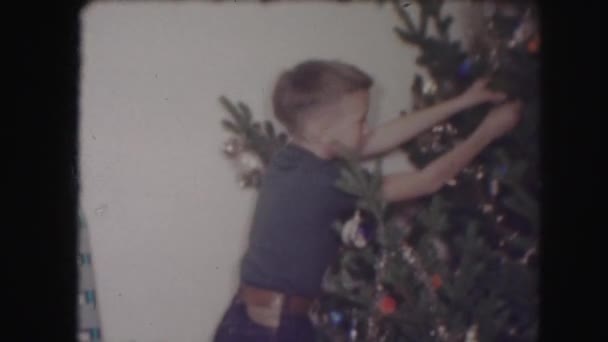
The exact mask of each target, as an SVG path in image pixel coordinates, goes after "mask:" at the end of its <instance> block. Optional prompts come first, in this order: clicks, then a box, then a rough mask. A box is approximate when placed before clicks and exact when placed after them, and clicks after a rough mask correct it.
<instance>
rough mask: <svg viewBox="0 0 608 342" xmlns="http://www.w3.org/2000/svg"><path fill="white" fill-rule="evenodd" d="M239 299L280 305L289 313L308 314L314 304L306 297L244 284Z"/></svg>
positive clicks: (262, 304) (251, 302) (262, 305)
mask: <svg viewBox="0 0 608 342" xmlns="http://www.w3.org/2000/svg"><path fill="white" fill-rule="evenodd" d="M237 299H238V300H241V301H243V302H244V303H245V304H246V305H251V306H261V307H272V306H274V305H280V306H281V313H282V314H288V315H306V314H308V312H309V310H310V308H311V306H312V304H313V300H312V299H309V298H306V297H301V296H290V295H287V294H284V293H281V292H275V291H271V290H267V289H262V288H258V287H253V286H250V285H244V284H243V285H241V287H240V289H239V292H238V295H237ZM277 303H279V304H277Z"/></svg>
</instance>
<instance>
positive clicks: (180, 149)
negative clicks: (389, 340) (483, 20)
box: [80, 1, 459, 342]
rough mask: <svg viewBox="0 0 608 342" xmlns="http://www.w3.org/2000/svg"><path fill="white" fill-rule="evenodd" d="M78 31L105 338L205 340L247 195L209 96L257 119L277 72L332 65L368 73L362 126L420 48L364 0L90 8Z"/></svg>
mask: <svg viewBox="0 0 608 342" xmlns="http://www.w3.org/2000/svg"><path fill="white" fill-rule="evenodd" d="M458 6H459V5H458V3H456V4H454V3H450V4H449V7H450V8H451V9H457V8H458ZM414 10H415V9H414ZM82 24H83V26H82V27H83V34H82V51H81V54H82V82H81V103H80V105H81V127H80V144H81V145H80V149H81V175H82V197H81V201H82V206H83V209H84V211H85V214H86V216H87V220H88V224H89V229H90V232H91V244H92V249H93V263H94V268H95V271H96V279H97V291H98V293H97V298H98V304H99V310H100V314H101V324H102V329H103V330H102V333H103V335H104V339H105V341H111V342H121V341H145V342H153V341H167V342H169V341H170V342H182V341H183V342H186V341H205V340H208V339H209V338H210V335H211V334H212V332H213V329H214V328H215V325H216V324H217V322H218V320H219V318H220V316H221V314H222V313H223V310H224V309H225V307H226V305H227V304H228V301H229V298H230V296H231V295H232V293H233V291H234V289H235V287H236V285H237V277H236V276H237V267H238V262H239V259H240V257H241V254H242V252H243V248H244V246H245V242H246V238H247V231H248V226H247V223H248V219H249V217H250V214H251V210H252V205H253V203H254V196H255V193H253V192H252V191H244V190H241V189H239V188H238V186H237V184H236V180H235V172H234V170H233V169H232V168H231V166H230V164H229V163H228V162H227V161H226V160H225V159H223V157H222V154H221V146H222V143H223V142H224V141H225V140H226V139H227V138H228V136H229V135H228V134H227V133H226V132H225V131H223V130H222V129H221V128H220V125H219V122H220V119H221V118H223V117H224V116H225V115H226V113H225V112H224V111H223V109H222V107H220V105H219V102H218V100H217V99H218V97H219V96H220V95H222V94H225V95H227V96H228V97H229V98H231V99H234V100H242V101H244V102H245V103H247V104H248V105H250V106H251V108H252V110H253V112H254V114H255V115H257V117H258V118H259V119H267V118H270V117H271V116H270V113H271V110H270V108H271V107H270V92H271V90H272V85H273V81H274V79H275V77H276V76H277V74H278V72H279V71H280V70H281V69H283V68H287V67H290V66H292V65H293V64H295V63H297V62H299V61H301V60H303V59H306V58H311V57H322V58H340V59H343V60H345V61H347V62H350V63H354V64H356V65H358V66H360V67H361V68H363V69H364V70H366V71H368V72H369V73H370V74H371V75H373V77H374V78H375V79H376V82H377V85H378V88H377V89H376V90H375V91H376V95H377V97H376V98H375V99H374V101H375V102H374V104H373V110H372V121H377V120H378V119H379V118H391V117H394V116H396V115H397V114H398V112H399V110H401V109H404V108H406V109H409V97H410V94H409V88H410V85H411V81H412V78H413V73H414V71H415V65H414V58H415V57H416V56H417V54H418V53H417V51H415V50H413V49H412V48H410V47H408V46H406V45H405V44H403V43H402V42H401V41H400V40H399V39H398V38H397V36H396V35H395V34H394V33H393V31H392V30H393V27H394V26H395V25H397V24H399V20H398V18H397V15H396V14H395V12H394V11H393V9H392V8H391V7H390V6H384V7H379V6H377V5H373V4H332V3H321V2H308V3H286V4H285V3H284V4H281V3H279V4H271V5H260V4H256V3H255V2H245V1H241V2H235V3H233V2H230V1H228V2H226V3H225V4H213V3H209V4H207V3H200V2H199V3H189V2H177V3H175V2H171V3H169V2H167V3H163V2H149V3H145V2H136V1H133V2H123V3H114V2H96V3H93V4H92V5H89V6H88V7H87V8H86V9H85V10H84V11H83V13H82ZM378 113H382V115H379V114H378ZM386 166H387V171H391V170H393V169H396V168H403V167H405V166H406V164H405V159H404V158H403V156H396V157H395V158H393V161H392V162H390V163H388V164H387V165H386Z"/></svg>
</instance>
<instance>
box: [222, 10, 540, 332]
mask: <svg viewBox="0 0 608 342" xmlns="http://www.w3.org/2000/svg"><path fill="white" fill-rule="evenodd" d="M409 3H410V2H407V3H406V4H409ZM412 3H413V2H412ZM415 3H416V5H417V6H418V9H419V14H420V18H419V19H420V20H418V25H415V24H414V21H413V20H412V18H411V17H410V13H409V12H408V11H409V9H410V8H409V6H406V5H404V3H403V2H402V1H394V2H393V5H394V6H395V9H396V11H398V13H399V16H400V18H401V19H402V20H403V24H404V27H403V28H402V27H399V28H396V29H395V31H396V35H397V37H398V38H400V39H401V40H403V42H404V43H406V44H409V45H411V46H413V47H418V48H419V49H420V51H421V55H420V57H419V58H418V59H417V61H416V63H417V64H418V65H419V66H420V67H422V68H424V69H425V70H426V72H427V75H428V78H427V79H425V78H424V77H422V76H420V75H417V76H416V77H415V79H414V82H413V85H412V89H411V90H412V95H413V98H414V103H413V106H412V107H413V108H412V109H413V110H417V109H421V108H424V107H426V106H430V105H432V104H434V103H437V102H441V101H443V100H445V99H448V98H450V97H452V96H454V95H456V94H459V93H461V92H462V91H463V90H464V89H466V88H467V87H468V86H469V85H470V84H471V83H472V82H473V81H474V80H475V79H477V78H478V77H480V76H488V77H490V78H491V80H492V87H493V88H495V89H499V90H502V91H505V92H506V93H508V94H509V95H510V97H511V98H518V99H521V100H522V101H523V107H522V108H523V109H522V120H521V122H520V123H519V125H518V126H517V128H516V129H515V130H514V131H512V132H511V133H510V134H509V135H507V136H505V137H504V138H502V139H500V140H498V141H496V142H495V143H493V144H492V145H491V146H489V147H488V148H487V149H486V150H485V151H484V152H483V153H482V154H480V155H479V156H478V157H477V158H476V159H475V160H474V162H473V163H471V164H470V165H469V166H468V167H467V168H465V169H464V170H462V172H461V173H460V174H459V175H458V176H457V177H455V178H454V179H452V180H450V181H449V182H448V183H447V184H446V186H444V187H443V188H442V189H441V190H440V191H439V192H437V193H436V194H434V195H432V196H429V197H428V198H424V199H421V200H418V201H416V202H409V203H402V204H396V205H391V206H387V205H386V204H385V203H383V202H382V201H381V200H380V197H379V196H378V195H379V189H380V185H381V177H382V172H381V169H380V167H379V164H377V165H378V167H376V169H375V170H374V171H373V172H370V171H367V170H366V169H363V168H362V167H361V166H360V164H359V163H358V161H357V160H356V159H355V158H352V157H350V158H345V160H344V168H343V170H342V177H341V179H340V180H339V182H338V184H337V186H339V187H340V188H342V189H343V190H344V191H346V192H349V193H352V194H354V195H356V196H358V198H359V202H358V210H357V211H356V212H354V213H353V217H352V218H351V219H350V220H348V221H347V222H337V223H336V227H335V229H336V233H337V234H339V235H340V236H341V238H342V241H343V242H344V245H343V247H342V248H341V250H340V258H339V259H338V260H337V262H336V263H335V264H333V265H331V266H330V268H329V269H328V271H327V274H326V277H325V280H324V284H323V286H324V290H325V295H324V296H323V297H322V298H321V299H320V300H319V302H318V307H317V308H316V310H315V315H314V318H315V323H316V325H317V327H318V329H319V331H320V332H321V335H322V336H324V339H325V340H329V341H532V340H534V339H535V337H536V336H537V327H538V318H537V305H538V291H537V283H538V279H537V277H538V257H537V250H538V235H539V223H540V222H539V213H538V200H537V198H538V191H539V187H540V181H539V177H538V169H539V165H538V163H539V151H538V150H539V149H538V138H537V137H538V122H539V103H538V87H537V84H538V82H537V81H538V80H537V76H538V56H537V54H538V51H539V42H540V40H539V39H540V38H539V33H538V31H537V28H536V23H537V13H536V8H535V7H534V6H533V5H532V4H530V3H515V2H514V3H506V2H500V3H493V2H486V3H485V4H483V8H484V12H486V17H484V22H483V27H482V28H481V29H479V28H478V29H476V30H475V32H476V36H475V37H471V38H472V44H471V45H470V46H469V47H468V48H467V49H463V48H462V47H461V44H460V42H458V41H453V40H451V39H450V38H449V35H448V33H449V27H450V24H451V23H452V20H453V19H452V17H450V16H445V15H443V14H442V13H441V10H442V6H443V1H440V0H428V1H419V2H415ZM478 6H481V5H478ZM429 25H434V28H435V31H436V34H435V35H431V34H430V33H429V31H430V27H429ZM222 103H223V104H224V106H225V107H226V109H227V110H228V111H229V113H230V114H231V115H232V121H229V120H224V127H225V128H227V129H229V130H230V131H231V132H233V133H234V134H235V136H236V137H235V138H233V139H231V140H230V141H229V142H228V143H227V144H226V145H225V152H226V154H227V155H228V156H230V157H231V158H233V159H234V160H236V161H238V165H239V168H240V170H241V177H242V178H241V182H242V185H243V186H256V185H257V184H259V183H258V182H259V177H260V175H261V174H262V172H263V169H264V165H265V163H267V162H268V160H269V159H270V158H271V156H272V153H274V151H276V149H277V148H279V147H280V146H282V145H283V144H284V143H285V141H286V139H285V136H284V135H283V134H277V133H276V132H275V130H274V128H273V127H272V124H271V123H269V122H264V123H259V122H255V121H254V120H253V119H252V116H251V113H250V110H249V108H247V106H246V105H244V104H242V103H238V104H237V105H234V104H232V103H231V102H230V101H228V100H227V99H225V98H222ZM488 109H489V106H478V107H476V108H473V109H469V110H467V112H466V113H463V114H460V115H458V116H455V117H454V118H453V119H451V120H449V121H447V122H443V123H441V124H439V125H437V126H435V127H433V128H432V129H430V130H429V131H427V132H424V133H423V134H421V135H420V136H419V137H417V138H416V139H414V140H413V141H411V142H408V143H407V144H404V145H403V146H402V149H403V150H404V151H405V152H407V154H408V155H409V157H410V160H411V161H412V163H413V164H414V165H415V166H417V167H418V168H423V167H424V166H425V165H427V164H428V163H429V162H431V161H432V160H434V159H435V158H437V157H438V156H440V155H441V154H443V153H445V152H446V151H448V150H449V149H451V148H452V147H453V146H454V145H456V144H458V143H459V141H462V140H464V138H465V137H466V136H467V135H468V134H470V133H471V132H472V131H473V130H474V129H475V128H476V126H477V125H478V124H479V123H480V121H481V120H482V119H483V117H484V116H485V115H486V113H487V112H488ZM403 115H407V114H406V113H405V112H404V114H403Z"/></svg>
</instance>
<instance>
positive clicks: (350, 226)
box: [341, 210, 367, 248]
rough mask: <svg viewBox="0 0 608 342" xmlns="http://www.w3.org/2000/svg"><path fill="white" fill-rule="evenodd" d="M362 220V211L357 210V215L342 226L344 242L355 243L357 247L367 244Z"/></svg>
mask: <svg viewBox="0 0 608 342" xmlns="http://www.w3.org/2000/svg"><path fill="white" fill-rule="evenodd" d="M362 221H363V219H362V217H361V212H360V211H359V210H357V211H356V212H355V215H354V216H353V217H352V218H351V219H350V220H348V221H347V222H346V223H345V224H344V225H343V226H342V232H341V238H342V242H343V243H344V244H346V245H354V246H355V247H357V248H363V247H365V246H366V245H367V239H366V236H365V232H364V230H363V229H362V225H361V223H362Z"/></svg>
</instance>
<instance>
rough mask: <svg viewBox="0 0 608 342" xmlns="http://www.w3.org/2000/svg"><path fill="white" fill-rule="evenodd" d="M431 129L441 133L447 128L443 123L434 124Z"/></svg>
mask: <svg viewBox="0 0 608 342" xmlns="http://www.w3.org/2000/svg"><path fill="white" fill-rule="evenodd" d="M431 130H432V132H433V133H441V132H443V131H444V130H445V127H443V125H436V126H433V128H432V129H431Z"/></svg>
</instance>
